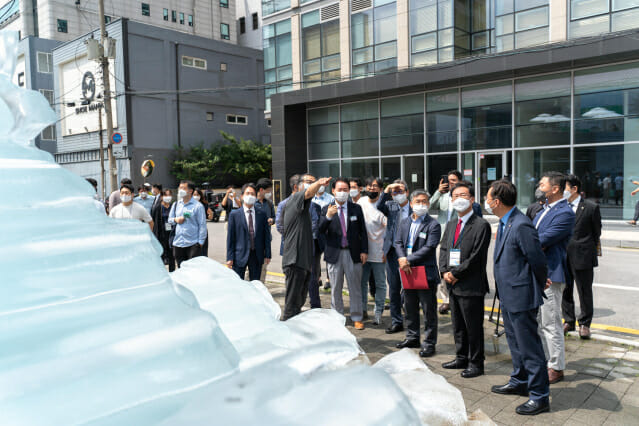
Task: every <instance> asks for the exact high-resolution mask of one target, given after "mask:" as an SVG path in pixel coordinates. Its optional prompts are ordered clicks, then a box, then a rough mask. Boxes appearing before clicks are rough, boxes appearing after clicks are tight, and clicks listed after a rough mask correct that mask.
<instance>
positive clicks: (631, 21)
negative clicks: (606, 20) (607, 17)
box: [611, 8, 639, 31]
mask: <svg viewBox="0 0 639 426" xmlns="http://www.w3.org/2000/svg"><path fill="white" fill-rule="evenodd" d="M636 27H639V8H637V9H633V10H624V11H623V12H618V13H613V14H612V28H611V31H623V30H628V29H630V28H636Z"/></svg>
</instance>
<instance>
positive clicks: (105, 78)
mask: <svg viewBox="0 0 639 426" xmlns="http://www.w3.org/2000/svg"><path fill="white" fill-rule="evenodd" d="M98 15H99V17H98V19H99V20H100V38H101V44H102V47H101V49H100V64H101V65H102V84H103V95H104V113H105V115H106V126H107V137H108V141H107V146H108V155H109V182H110V185H111V192H113V191H115V190H116V189H117V187H118V186H117V185H118V184H117V174H118V170H117V166H116V164H115V156H114V155H113V112H112V111H111V80H110V78H109V58H108V57H105V55H104V51H105V49H106V47H107V43H108V41H107V38H108V35H107V32H106V25H105V23H104V0H98ZM100 113H101V112H100ZM100 134H101V133H100Z"/></svg>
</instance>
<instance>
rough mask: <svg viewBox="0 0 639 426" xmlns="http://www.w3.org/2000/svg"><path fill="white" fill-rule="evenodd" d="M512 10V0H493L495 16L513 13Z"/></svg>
mask: <svg viewBox="0 0 639 426" xmlns="http://www.w3.org/2000/svg"><path fill="white" fill-rule="evenodd" d="M514 10H515V9H514V5H513V0H495V15H496V16H499V15H505V14H506V13H513V11H514Z"/></svg>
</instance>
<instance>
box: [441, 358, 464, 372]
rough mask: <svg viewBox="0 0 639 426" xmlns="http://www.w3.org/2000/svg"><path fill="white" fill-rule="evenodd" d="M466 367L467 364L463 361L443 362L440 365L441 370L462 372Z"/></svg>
mask: <svg viewBox="0 0 639 426" xmlns="http://www.w3.org/2000/svg"><path fill="white" fill-rule="evenodd" d="M466 367H468V363H467V362H464V361H460V360H458V359H454V360H452V361H449V362H445V363H443V364H442V368H447V369H450V370H463V369H465V368H466Z"/></svg>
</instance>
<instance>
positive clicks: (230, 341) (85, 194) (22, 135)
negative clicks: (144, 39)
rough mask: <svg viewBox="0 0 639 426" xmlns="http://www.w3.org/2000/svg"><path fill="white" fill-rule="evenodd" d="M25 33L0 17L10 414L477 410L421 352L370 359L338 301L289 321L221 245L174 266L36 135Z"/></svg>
mask: <svg viewBox="0 0 639 426" xmlns="http://www.w3.org/2000/svg"><path fill="white" fill-rule="evenodd" d="M17 42H18V40H17V34H15V33H8V32H0V188H2V191H1V194H2V198H1V199H0V223H2V230H1V231H0V273H1V275H0V276H1V278H0V424H3V425H5V424H6V425H65V426H66V425H74V424H95V425H136V426H140V425H200V424H201V425H214V424H220V425H240V424H247V425H248V424H250V425H254V424H255V425H258V424H259V425H309V424H319V425H337V424H353V425H401V426H406V425H413V424H422V423H428V424H442V423H446V424H459V423H463V422H464V421H465V419H466V414H465V409H464V405H463V400H462V399H461V394H460V393H459V391H457V390H456V389H455V388H454V387H452V386H450V385H448V384H447V383H446V382H445V380H444V379H443V378H441V377H440V376H437V375H434V374H432V373H430V372H429V371H428V370H427V369H425V367H424V365H423V363H422V362H421V361H420V360H419V359H415V358H414V357H415V355H414V354H413V355H412V357H413V358H411V356H409V355H408V354H405V353H403V352H400V353H399V354H396V355H393V357H396V358H390V357H388V358H386V359H384V360H383V362H380V363H379V367H380V368H372V367H370V366H368V365H366V358H365V356H363V357H362V354H361V350H360V348H359V346H358V344H357V342H356V340H355V338H354V337H353V335H351V334H350V333H349V332H348V331H347V330H346V328H345V327H344V318H343V317H342V316H340V315H338V314H336V313H335V312H333V311H328V310H312V311H308V312H305V313H303V314H301V315H299V316H297V317H295V318H293V319H291V320H289V321H286V322H281V321H279V315H280V309H279V306H278V305H277V304H276V303H275V302H274V301H273V299H272V297H271V296H270V294H269V293H268V291H267V290H266V288H265V287H264V286H263V285H262V284H261V283H257V282H253V283H248V282H244V281H242V280H240V279H239V278H238V277H237V276H236V275H235V274H234V273H233V272H232V271H230V270H228V269H226V268H224V267H222V266H221V265H219V264H217V263H216V262H214V261H212V260H210V259H208V258H197V259H194V260H192V261H189V262H186V263H185V264H183V268H182V269H180V270H178V271H177V272H175V273H173V274H172V276H171V275H169V274H168V273H167V271H166V269H165V267H164V265H163V264H162V261H161V260H160V250H161V248H160V245H159V244H158V242H157V241H156V240H155V237H154V236H153V235H152V234H151V233H150V232H149V228H148V227H147V226H145V225H144V224H141V223H139V222H134V221H131V222H128V221H123V220H120V221H114V220H111V219H110V218H108V217H106V216H104V215H103V214H101V213H100V212H98V211H97V210H96V209H95V207H94V203H93V197H92V196H93V194H94V191H93V188H92V187H91V186H90V185H89V184H88V183H87V182H85V181H84V180H83V179H82V178H80V177H78V176H75V175H73V174H71V173H70V172H68V171H66V170H65V169H63V168H61V167H59V166H58V165H56V164H55V162H54V161H53V158H52V157H51V155H49V154H47V153H45V152H42V151H40V150H38V149H37V148H35V147H34V146H32V144H31V143H30V140H31V139H33V137H34V136H35V135H36V134H37V133H38V132H39V131H40V130H41V129H42V128H43V127H44V126H46V125H48V124H50V123H52V122H54V121H55V115H54V113H53V112H52V111H51V108H50V107H49V105H48V103H47V102H46V100H45V99H44V98H43V97H42V95H40V94H39V93H37V92H33V91H27V90H24V89H20V88H18V87H16V86H14V85H13V84H12V83H11V77H12V74H13V71H14V66H15V63H14V58H15V52H16V47H17ZM362 358H363V361H362ZM407 395H408V397H407Z"/></svg>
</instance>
